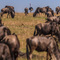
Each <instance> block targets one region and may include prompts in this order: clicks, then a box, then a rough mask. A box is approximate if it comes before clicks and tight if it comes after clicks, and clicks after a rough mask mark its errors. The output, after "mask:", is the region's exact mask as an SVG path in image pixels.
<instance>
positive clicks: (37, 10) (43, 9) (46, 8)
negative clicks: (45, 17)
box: [33, 6, 53, 17]
mask: <svg viewBox="0 0 60 60" xmlns="http://www.w3.org/2000/svg"><path fill="white" fill-rule="evenodd" d="M48 11H50V12H51V13H52V14H53V10H52V9H51V8H50V7H49V6H46V7H43V8H40V7H37V9H36V10H35V12H34V13H33V17H35V16H36V14H37V13H45V14H46V13H47V12H48Z"/></svg>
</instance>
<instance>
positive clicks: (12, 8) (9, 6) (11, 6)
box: [5, 5, 14, 10]
mask: <svg viewBox="0 0 60 60" xmlns="http://www.w3.org/2000/svg"><path fill="white" fill-rule="evenodd" d="M5 8H11V9H13V10H14V7H13V6H8V5H6V6H5Z"/></svg>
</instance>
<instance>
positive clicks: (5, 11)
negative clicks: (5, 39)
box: [1, 8, 15, 18]
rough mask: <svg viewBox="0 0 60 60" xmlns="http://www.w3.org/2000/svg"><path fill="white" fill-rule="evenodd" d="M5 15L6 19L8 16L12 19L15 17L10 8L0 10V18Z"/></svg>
mask: <svg viewBox="0 0 60 60" xmlns="http://www.w3.org/2000/svg"><path fill="white" fill-rule="evenodd" d="M5 13H8V14H7V18H8V15H11V17H12V18H14V16H15V11H14V10H12V9H10V8H2V9H1V16H3V14H5Z"/></svg>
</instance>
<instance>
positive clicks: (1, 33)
mask: <svg viewBox="0 0 60 60" xmlns="http://www.w3.org/2000/svg"><path fill="white" fill-rule="evenodd" d="M6 35H11V31H10V29H9V28H8V27H6V26H0V41H1V40H2V39H3V38H4V37H5V36H6Z"/></svg>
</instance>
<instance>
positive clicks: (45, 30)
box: [34, 22, 59, 36]
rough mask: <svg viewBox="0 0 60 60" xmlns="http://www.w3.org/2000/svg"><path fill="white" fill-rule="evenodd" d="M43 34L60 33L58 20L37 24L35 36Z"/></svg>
mask: <svg viewBox="0 0 60 60" xmlns="http://www.w3.org/2000/svg"><path fill="white" fill-rule="evenodd" d="M41 34H43V35H48V34H51V35H59V25H58V24H57V23H56V22H50V23H40V24H37V25H36V26H35V31H34V36H36V35H41Z"/></svg>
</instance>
